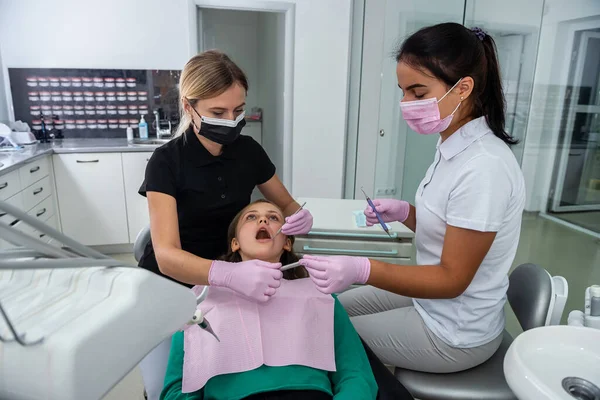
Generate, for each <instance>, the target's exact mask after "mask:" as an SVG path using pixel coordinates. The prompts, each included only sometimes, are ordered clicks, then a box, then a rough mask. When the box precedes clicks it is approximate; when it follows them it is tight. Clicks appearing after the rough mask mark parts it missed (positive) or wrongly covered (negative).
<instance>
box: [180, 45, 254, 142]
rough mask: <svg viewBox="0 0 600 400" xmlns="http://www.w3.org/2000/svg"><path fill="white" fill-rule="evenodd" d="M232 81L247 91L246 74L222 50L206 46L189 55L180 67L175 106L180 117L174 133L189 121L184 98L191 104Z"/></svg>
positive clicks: (218, 90)
mask: <svg viewBox="0 0 600 400" xmlns="http://www.w3.org/2000/svg"><path fill="white" fill-rule="evenodd" d="M234 83H239V84H240V85H242V87H243V88H244V89H246V92H247V91H248V78H247V77H246V74H245V73H244V71H242V70H241V68H240V67H238V66H237V64H236V63H234V62H233V61H231V59H230V58H229V57H228V56H227V55H226V54H224V53H222V52H220V51H218V50H208V51H205V52H203V53H200V54H198V55H195V56H194V57H192V58H191V59H190V60H189V61H188V62H187V63H186V64H185V67H183V71H181V77H180V78H179V108H180V114H181V118H180V119H179V126H178V127H177V132H176V133H175V136H179V135H181V134H183V133H184V132H185V131H186V130H187V129H188V127H189V126H190V124H191V122H192V118H191V117H190V115H189V114H188V113H186V112H185V108H184V99H187V100H188V102H189V103H190V105H191V106H192V107H194V106H195V105H196V102H197V101H198V100H204V99H210V98H213V97H216V96H218V95H220V94H221V93H223V92H225V91H226V90H227V89H229V88H230V87H231V85H233V84H234Z"/></svg>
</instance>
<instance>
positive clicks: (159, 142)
mask: <svg viewBox="0 0 600 400" xmlns="http://www.w3.org/2000/svg"><path fill="white" fill-rule="evenodd" d="M170 140H171V139H133V140H132V141H131V144H134V145H140V146H161V145H163V144H165V143H168V142H169V141H170Z"/></svg>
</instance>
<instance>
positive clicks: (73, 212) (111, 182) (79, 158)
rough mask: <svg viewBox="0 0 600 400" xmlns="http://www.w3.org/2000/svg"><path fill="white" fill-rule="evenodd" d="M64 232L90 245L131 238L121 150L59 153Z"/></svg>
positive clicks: (57, 165)
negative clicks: (119, 151)
mask: <svg viewBox="0 0 600 400" xmlns="http://www.w3.org/2000/svg"><path fill="white" fill-rule="evenodd" d="M53 161H54V173H55V179H56V191H57V194H58V205H59V210H60V218H61V225H62V230H63V233H64V234H65V235H67V236H70V237H72V238H73V239H75V240H77V241H79V242H81V243H83V244H86V245H110V244H122V243H127V242H129V232H128V229H127V212H126V209H125V189H124V187H123V167H122V164H121V154H120V153H89V154H56V155H54V156H53Z"/></svg>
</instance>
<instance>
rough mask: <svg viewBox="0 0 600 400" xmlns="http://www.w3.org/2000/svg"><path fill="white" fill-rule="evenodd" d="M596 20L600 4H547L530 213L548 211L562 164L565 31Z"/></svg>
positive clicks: (589, 0) (529, 161)
mask: <svg viewBox="0 0 600 400" xmlns="http://www.w3.org/2000/svg"><path fill="white" fill-rule="evenodd" d="M594 17H595V19H597V20H598V18H600V1H597V0H576V1H572V2H564V1H561V0H546V5H545V10H544V18H543V21H542V29H541V31H540V42H539V48H538V58H537V64H536V71H535V79H534V87H533V95H532V101H531V110H530V117H529V121H528V125H527V136H526V139H525V150H524V154H523V163H522V168H523V173H524V175H525V180H526V184H527V203H526V207H525V208H526V210H528V211H546V205H547V201H548V192H549V189H550V184H551V178H552V173H553V171H554V165H555V163H556V162H558V160H559V159H558V154H557V152H556V148H557V146H558V127H557V122H560V118H561V110H562V103H563V100H564V95H563V94H561V93H562V91H563V90H564V88H565V86H566V84H567V79H566V73H567V72H568V60H569V59H570V54H571V48H570V46H569V44H568V43H567V35H566V32H565V31H566V29H567V27H568V25H569V24H575V23H582V22H583V23H584V22H586V21H590V19H594ZM565 60H566V61H567V62H566V63H565ZM557 117H558V119H557Z"/></svg>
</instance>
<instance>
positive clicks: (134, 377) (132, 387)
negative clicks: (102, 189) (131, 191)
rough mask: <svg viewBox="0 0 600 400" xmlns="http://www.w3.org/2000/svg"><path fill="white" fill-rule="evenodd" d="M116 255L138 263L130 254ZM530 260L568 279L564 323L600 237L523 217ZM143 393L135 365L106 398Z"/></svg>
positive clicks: (598, 264)
mask: <svg viewBox="0 0 600 400" xmlns="http://www.w3.org/2000/svg"><path fill="white" fill-rule="evenodd" d="M115 258H117V259H119V260H122V261H124V262H127V263H129V264H132V263H133V264H135V261H134V259H133V257H132V255H131V254H122V255H117V256H115ZM527 262H532V263H536V264H538V265H540V266H542V267H544V268H545V269H546V270H547V271H548V272H549V273H550V274H551V275H561V276H564V277H565V278H566V279H567V281H568V282H569V298H568V300H567V305H566V307H565V312H564V315H563V323H565V321H566V317H567V315H568V313H569V312H570V311H571V310H574V309H582V307H583V294H584V293H583V292H584V290H585V288H586V287H588V286H590V285H591V284H600V240H597V239H595V238H592V237H591V236H588V235H585V234H583V233H580V232H577V231H574V230H571V229H569V228H567V227H564V226H562V225H559V224H557V223H555V222H552V221H549V220H547V219H544V218H540V217H538V216H534V215H525V217H524V218H523V228H522V231H521V240H520V244H519V250H518V252H517V256H516V259H515V262H514V267H516V266H517V265H520V264H523V263H527ZM506 314H507V321H506V327H507V330H508V331H509V332H510V333H511V334H512V335H513V336H516V335H517V334H518V333H520V332H521V328H520V326H519V323H518V321H517V320H516V318H515V316H514V314H513V312H512V310H510V306H508V305H507V307H506ZM142 393H143V384H142V380H141V375H140V373H139V370H138V369H137V368H136V369H134V370H133V371H132V372H131V373H130V374H129V375H128V376H127V377H126V378H125V379H124V380H123V381H122V382H121V383H120V384H119V385H117V386H116V387H115V388H114V389H113V390H112V391H111V393H109V394H108V395H107V396H106V397H105V398H104V400H129V399H135V400H137V399H143V396H142Z"/></svg>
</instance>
